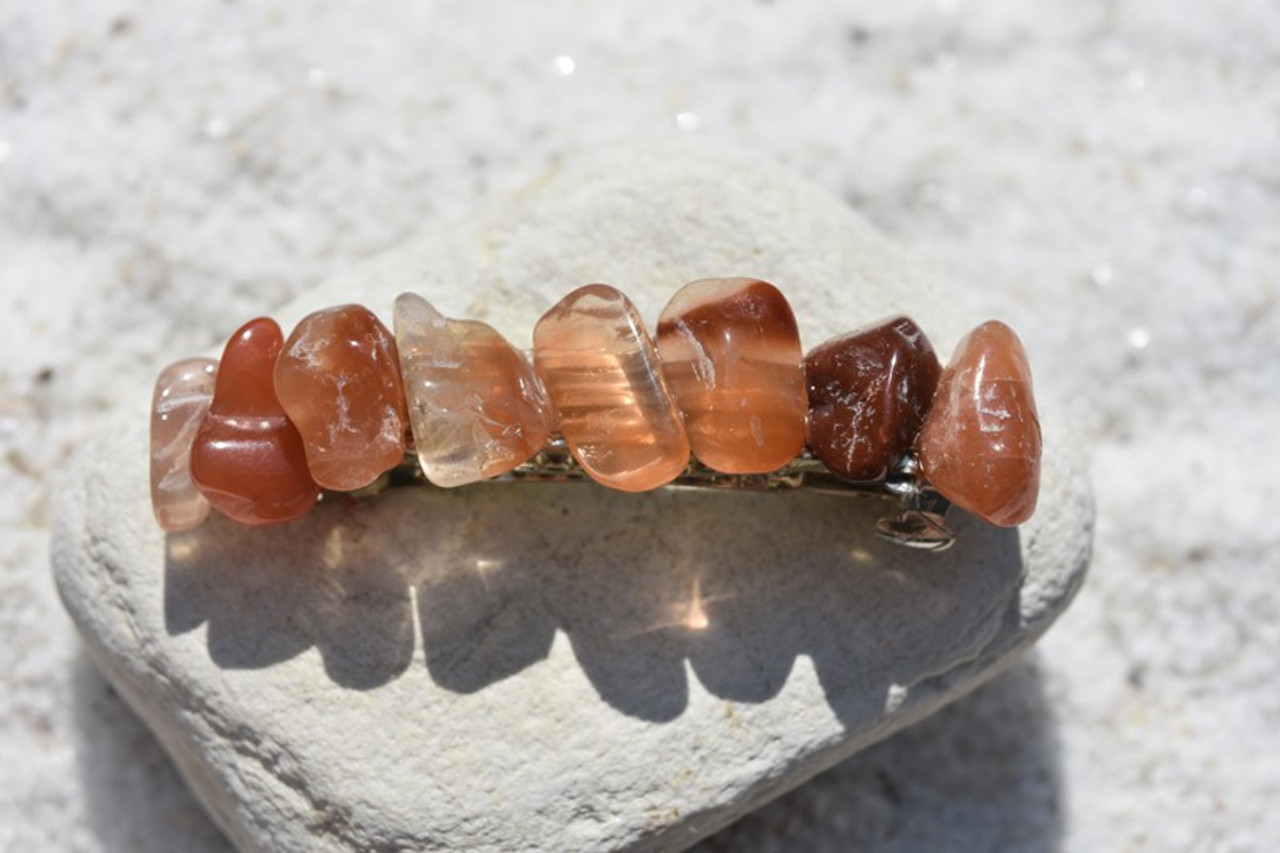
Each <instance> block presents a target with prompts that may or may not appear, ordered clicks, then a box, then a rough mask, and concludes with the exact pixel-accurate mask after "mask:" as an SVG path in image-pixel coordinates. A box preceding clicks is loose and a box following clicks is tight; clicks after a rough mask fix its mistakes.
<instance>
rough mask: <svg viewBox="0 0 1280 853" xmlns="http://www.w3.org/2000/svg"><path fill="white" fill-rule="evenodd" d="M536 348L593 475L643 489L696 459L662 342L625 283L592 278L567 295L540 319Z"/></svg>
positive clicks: (562, 418) (572, 442) (565, 425)
mask: <svg viewBox="0 0 1280 853" xmlns="http://www.w3.org/2000/svg"><path fill="white" fill-rule="evenodd" d="M533 350H534V364H535V365H536V367H537V369H538V374H539V375H540V376H541V377H542V381H543V384H544V385H545V386H546V389H547V394H548V396H549V397H550V398H551V403H552V405H553V406H554V407H555V411H556V418H557V421H558V423H559V427H560V432H561V434H562V435H563V436H564V439H565V441H566V442H567V443H568V445H569V448H570V450H572V451H573V455H574V458H576V459H577V460H578V463H579V464H581V465H582V467H583V470H585V471H586V472H587V474H588V475H590V476H591V478H592V479H594V480H596V481H597V482H599V483H602V484H604V485H606V486H609V487H611V488H614V489H621V490H622V491H626V492H642V491H646V490H648V489H656V488H657V487H659V486H662V485H665V484H667V483H669V482H671V481H672V480H674V479H675V478H676V477H677V476H679V474H680V472H681V471H683V470H684V469H685V467H686V466H687V465H688V464H689V439H688V437H687V436H686V435H685V431H684V424H683V422H682V421H681V419H680V412H679V411H678V410H677V409H676V406H675V403H674V402H673V401H672V399H671V395H670V394H669V393H668V391H667V387H666V384H665V382H664V381H663V378H662V371H661V368H660V366H659V362H658V352H657V349H656V348H655V347H654V345H653V341H652V340H651V339H650V338H649V333H648V332H647V331H645V328H644V323H643V322H642V321H641V319H640V315H639V314H638V313H637V312H636V309H635V306H634V305H632V304H631V300H629V299H627V297H625V296H623V295H622V293H620V292H619V291H618V290H616V289H614V288H612V287H609V286H608V285H605V284H589V285H587V286H586V287H580V288H578V289H577V290H575V291H574V292H573V293H570V294H569V295H568V296H566V297H565V298H564V299H562V300H560V302H558V303H557V304H556V305H555V307H553V308H552V309H551V310H550V311H548V312H547V313H546V314H544V315H543V316H542V319H540V320H539V321H538V325H537V327H536V328H535V329H534V332H533Z"/></svg>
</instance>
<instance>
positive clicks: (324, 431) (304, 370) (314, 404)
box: [275, 305, 409, 491]
mask: <svg viewBox="0 0 1280 853" xmlns="http://www.w3.org/2000/svg"><path fill="white" fill-rule="evenodd" d="M275 389H276V397H277V398H278V399H279V400H280V405H281V406H283V407H284V410H285V412H287V413H288V415H289V420H291V421H293V425H294V426H296V427H297V428H298V433H299V434H300V435H301V436H302V443H303V446H304V447H306V450H307V465H308V467H310V469H311V476H312V478H313V479H314V480H315V481H316V482H317V483H319V484H320V485H321V486H324V487H325V488H326V489H337V490H339V491H352V490H355V489H360V488H363V487H364V486H367V485H369V484H370V483H372V482H373V481H374V480H376V479H378V476H379V475H380V474H382V473H383V472H384V471H387V470H390V469H391V468H394V467H396V466H397V465H399V464H400V463H401V462H403V461H404V437H405V430H406V428H407V427H408V425H409V414H408V411H407V410H406V408H405V397H404V383H403V382H402V381H401V379H400V356H399V355H398V354H397V352H396V342H395V339H394V338H393V337H392V335H391V332H390V331H389V330H388V329H387V327H386V326H384V325H382V323H381V322H380V321H379V320H378V318H377V317H375V316H374V315H373V312H372V311H370V310H369V309H368V308H365V307H363V306H361V305H339V306H337V307H334V308H325V309H323V310H320V311H316V312H314V313H312V314H308V315H307V316H306V317H304V318H302V321H301V322H300V323H298V325H297V328H295V329H294V330H293V334H291V335H289V340H287V341H286V342H285V345H284V350H283V351H282V352H281V353H280V357H279V359H277V360H276V367H275Z"/></svg>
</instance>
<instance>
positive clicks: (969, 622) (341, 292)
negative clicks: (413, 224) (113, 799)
mask: <svg viewBox="0 0 1280 853" xmlns="http://www.w3.org/2000/svg"><path fill="white" fill-rule="evenodd" d="M780 223H781V224H784V225H785V227H782V226H781V225H780ZM715 275H751V276H759V277H761V278H765V279H767V280H770V281H772V282H774V283H776V284H777V285H778V286H779V287H780V288H781V289H782V290H783V292H784V293H786V294H787V296H788V298H789V299H790V300H791V302H792V305H793V306H794V307H795V310H796V314H797V317H798V319H799V321H800V327H801V331H802V335H804V341H805V343H806V344H812V343H814V342H817V341H821V340H824V339H826V338H828V337H830V336H832V335H834V334H836V333H839V332H841V331H847V330H848V329H851V328H854V327H857V326H859V325H862V324H863V323H865V322H867V321H868V320H872V319H875V318H877V317H880V316H883V315H886V314H890V313H893V312H902V311H905V312H908V313H910V314H911V315H912V316H913V317H914V318H915V319H916V320H917V321H919V322H920V324H921V326H922V327H923V328H924V329H926V331H927V332H928V334H929V335H930V337H931V338H932V339H933V340H934V341H935V342H936V343H937V344H938V345H939V346H940V347H941V348H943V349H946V348H948V347H949V346H950V345H951V344H952V343H953V342H954V341H955V340H956V338H957V332H959V331H962V330H963V329H964V328H966V327H968V326H972V325H973V323H974V322H975V321H976V320H978V319H982V318H976V317H972V316H967V315H966V311H965V297H964V294H963V293H945V292H944V291H942V290H940V289H939V288H938V287H937V286H936V284H935V283H933V282H932V281H931V280H929V279H928V278H927V277H925V276H923V275H922V274H921V273H920V272H919V271H918V270H916V269H915V268H914V267H913V266H912V265H911V264H910V263H909V262H908V260H907V259H906V258H905V257H903V256H902V254H901V253H900V252H899V251H897V250H896V249H895V248H894V247H893V246H891V245H889V244H888V243H887V242H886V241H885V240H884V239H883V238H881V237H879V236H877V235H876V234H875V233H874V232H873V231H871V229H870V228H869V227H868V226H867V225H866V224H865V223H864V222H863V221H862V220H861V219H860V218H859V217H857V216H856V215H855V214H853V213H852V212H850V211H849V210H848V209H847V208H845V207H844V206H842V205H841V204H840V203H839V202H837V201H836V200H835V199H832V198H831V197H829V196H827V195H826V194H824V193H822V192H821V191H819V190H817V189H815V188H813V187H811V186H809V185H808V184H806V183H804V182H802V181H800V180H798V179H796V178H794V177H793V176H791V175H789V174H788V173H786V172H783V171H781V170H779V169H777V168H776V167H774V166H772V165H769V164H767V163H762V162H760V161H758V160H756V159H755V158H752V157H750V156H747V155H740V154H736V153H731V152H725V151H723V150H722V149H710V148H703V147H699V146H696V145H691V144H688V143H685V144H682V145H678V146H677V145H672V144H663V145H657V144H649V145H645V146H641V147H637V148H631V149H622V150H614V151H609V152H604V153H601V154H598V155H595V156H594V157H591V158H587V159H584V160H582V161H580V162H579V163H577V164H576V165H573V166H569V167H566V168H564V169H562V170H561V171H558V172H556V173H553V174H551V175H549V176H548V177H547V178H546V179H544V180H543V181H541V182H540V183H538V184H537V185H535V186H534V187H532V188H531V189H529V190H527V191H525V192H523V193H520V194H517V195H515V196H513V197H509V198H504V199H499V200H496V201H495V202H494V203H493V204H491V205H489V206H488V207H486V208H485V209H484V210H482V211H480V212H479V213H478V214H477V215H475V216H474V217H472V218H470V219H468V220H466V221H464V222H462V223H459V224H457V225H456V226H453V227H451V228H443V229H440V230H438V231H435V232H433V233H432V234H431V235H430V236H428V237H426V238H424V239H423V240H421V241H420V242H417V243H415V244H414V245H412V246H409V247H407V248H406V249H404V250H402V251H399V252H397V253H395V254H393V255H389V256H386V257H385V258H383V259H381V260H378V261H376V262H373V263H370V264H366V265H364V266H362V267H361V268H359V269H357V270H354V271H352V272H351V273H349V274H346V275H343V276H340V277H337V278H335V279H334V280H332V281H330V282H328V283H327V284H325V285H323V286H322V287H320V288H318V289H317V290H316V291H315V292H313V293H312V294H310V296H308V297H307V298H306V299H305V301H303V302H300V303H299V304H295V305H292V306H290V308H289V309H288V310H287V311H286V312H285V316H282V317H281V320H282V321H283V322H285V323H286V324H287V323H289V322H290V321H292V320H296V319H297V318H298V317H301V316H302V315H304V314H306V313H308V312H309V311H311V310H314V309H316V308H319V307H323V306H325V305H328V304H338V303H344V302H351V301H357V302H362V303H364V304H367V305H368V306H369V307H371V308H372V309H373V310H374V311H375V312H377V313H379V314H380V315H381V316H383V317H384V319H385V318H388V317H389V314H390V309H391V304H392V300H393V299H394V297H395V295H396V294H397V293H398V292H399V291H400V290H403V289H413V290H416V291H418V292H420V293H422V294H423V295H424V296H426V297H427V298H428V299H430V300H431V301H432V302H433V303H435V304H437V305H439V306H440V307H441V309H442V310H444V311H446V312H447V313H449V314H451V315H464V316H465V315H471V316H477V317H480V318H482V319H485V320H486V321H487V322H490V323H492V324H493V325H494V326H495V327H497V328H498V329H499V330H500V331H502V332H503V333H504V334H506V335H507V337H508V338H509V339H511V340H513V341H514V342H516V343H517V345H520V342H522V341H527V340H528V336H529V331H530V330H531V328H532V325H533V323H534V321H535V320H536V319H537V318H538V316H540V315H541V313H542V312H543V311H544V310H546V308H547V307H548V306H550V305H552V304H553V303H554V302H555V301H556V300H557V299H559V298H560V297H561V296H563V295H564V293H566V292H568V291H569V290H571V289H572V288H574V287H576V286H578V285H580V284H583V283H585V282H588V281H609V282H612V283H614V284H616V285H618V286H619V287H621V288H622V289H623V290H624V291H625V292H627V293H628V295H630V296H631V297H632V298H633V299H634V300H635V302H636V303H637V305H638V307H639V309H640V311H641V312H642V314H644V315H645V317H646V318H647V319H649V321H650V322H652V318H654V317H655V316H656V312H657V309H658V308H659V307H660V306H661V305H662V304H663V303H664V302H665V301H666V299H667V298H668V297H669V296H670V294H671V293H672V292H674V290H675V289H676V288H677V287H679V286H680V285H681V284H683V283H684V282H686V281H690V280H694V279H697V278H703V277H707V276H715ZM146 395H147V391H146V389H139V394H138V398H139V400H140V401H145V399H146ZM1042 408H1043V409H1044V418H1043V423H1044V439H1045V458H1044V467H1043V491H1042V494H1041V500H1040V506H1039V509H1038V511H1037V513H1036V516H1035V517H1034V518H1033V519H1032V520H1031V521H1030V522H1029V523H1028V524H1026V525H1024V526H1022V527H1021V528H1018V529H997V528H994V527H991V526H989V525H986V524H982V523H980V522H978V521H976V520H975V519H973V518H971V517H967V516H964V515H963V514H959V515H958V517H957V518H956V519H955V527H956V529H957V532H958V534H959V537H960V540H959V544H958V545H957V546H956V547H955V548H954V549H953V550H951V551H949V552H946V553H945V554H941V555H928V554H915V553H911V552H907V551H903V550H899V549H895V548H893V547H892V546H888V545H884V544H882V543H879V542H877V541H876V540H874V539H872V538H871V537H870V530H871V525H872V522H873V520H874V518H875V517H876V515H877V510H878V509H880V507H878V506H876V504H875V502H874V501H850V500H845V499H841V498H836V497H831V496H821V495H801V494H792V495H769V494H728V493H712V494H692V493H687V492H680V491H672V492H658V493H652V494H645V495H626V494H617V493H612V492H608V491H606V490H603V489H601V488H599V487H596V486H593V485H591V484H575V485H528V486H520V487H509V488H505V487H486V486H483V485H478V486H474V487H470V488H466V489H460V490H456V491H452V492H439V491H431V490H425V489H424V490H400V491H398V492H396V493H388V494H385V495H383V496H381V497H380V498H378V499H377V500H375V501H373V502H370V503H365V504H358V505H355V504H343V503H337V502H334V503H328V504H325V505H322V506H320V507H318V508H317V509H316V510H315V511H313V512H311V513H310V514H309V515H307V516H306V517H304V518H302V519H300V520H298V521H296V522H293V523H290V524H287V525H283V526H279V527H274V528H260V529H252V528H247V527H242V526H238V525H234V524H232V523H230V522H227V521H226V520H225V519H221V518H213V519H211V520H210V522H209V523H207V524H206V525H205V526H203V527H201V528H199V529H197V530H194V531H191V532H189V533H184V534H176V535H171V536H168V537H166V536H165V535H164V534H163V533H162V532H161V531H160V530H159V529H158V528H157V526H156V524H155V522H154V519H153V518H152V514H151V510H150V507H149V505H148V478H147V465H146V460H147V446H148V445H147V430H146V419H145V404H142V403H140V405H139V407H138V410H137V411H136V412H129V413H128V414H127V415H126V416H123V417H122V418H121V421H120V424H119V428H118V429H112V430H108V431H106V432H105V433H104V434H103V435H102V436H101V438H100V439H99V440H98V441H97V442H95V443H94V444H93V445H92V446H90V447H87V448H86V449H85V451H84V454H83V456H82V457H81V458H80V461H79V463H78V465H77V466H75V468H74V470H77V471H78V472H80V473H79V478H78V479H77V481H76V482H74V483H70V484H68V486H67V487H66V488H64V489H63V491H62V493H61V495H60V500H59V503H58V506H57V508H56V509H57V515H58V518H57V528H56V531H55V535H54V540H53V562H54V567H55V572H56V576H57V581H58V585H59V589H60V591H61V593H62V596H63V599H64V601H65V603H66V605H67V607H68V609H69V610H70V612H71V614H72V616H73V617H74V619H75V621H76V623H77V624H78V626H79V627H80V629H81V631H82V632H83V633H84V635H85V637H86V639H87V641H88V644H89V647H90V649H91V651H92V653H93V655H94V657H95V659H96V660H97V662H98V664H99V666H100V667H101V668H102V669H103V671H104V672H105V673H106V674H107V676H108V678H109V679H110V680H111V681H112V683H113V684H114V685H115V686H116V687H117V688H118V689H119V690H120V692H121V693H122V694H123V695H124V696H125V697H126V698H127V699H128V701H129V702H130V704H131V705H132V706H133V707H134V708H135V709H136V710H137V711H138V713H139V714H140V716H142V718H143V719H144V720H145V721H146V722H147V723H148V724H149V725H150V726H151V727H152V729H153V730H154V731H155V732H156V734H157V736H158V737H159V739H160V740H161V741H162V743H163V744H164V745H165V747H166V748H167V749H168V750H169V752H170V753H171V754H172V755H173V757H174V760H175V762H176V764H177V765H178V767H179V768H180V770H181V772H182V773H183V775H184V776H185V777H186V779H187V780H188V782H189V783H190V784H191V786H192V787H193V789H194V790H195V792H196V794H197V796H198V797H199V798H200V800H201V801H202V802H203V803H204V805H205V806H206V807H207V808H208V810H209V811H210V813H211V814H212V815H213V816H214V819H215V820H216V821H217V822H218V824H219V825H220V826H221V827H222V828H223V829H224V830H225V831H226V832H227V834H228V835H229V836H230V837H231V839H232V840H233V841H234V842H235V843H236V844H237V845H238V846H240V847H242V848H244V849H250V850H259V849H261V850H265V849H333V850H341V849H373V850H391V849H437V848H443V847H449V848H460V849H476V850H479V849H492V850H500V849H523V848H528V847H531V846H532V847H537V848H543V849H557V850H585V849H621V848H632V849H678V848H681V847H684V846H686V845H688V844H690V843H692V842H693V841H695V840H696V839H698V838H700V837H702V836H704V835H706V834H707V833H709V832H711V831H712V830H714V829H716V828H717V827H720V826H722V825H724V824H725V823H727V822H729V821H731V820H733V819H734V818H735V817H737V816H739V815H741V814H743V813H744V812H746V811H748V810H750V809H751V808H753V807H754V806H756V805H759V804H760V803H762V802H764V801H766V800H767V799H769V798H771V797H773V796H775V795H777V794H778V793H781V792H782V791H784V790H786V789H787V788H789V787H791V786H794V785H796V784H798V783H799V782H801V781H803V780H804V779H806V778H808V777H809V776H811V775H813V774H814V773H816V772H818V771H820V770H822V769H824V768H826V767H829V766H831V765H832V764H834V763H836V762H837V761H839V760H841V759H842V758H845V757H846V756H848V755H850V754H851V753H853V752H855V751H856V750H858V749H860V748H862V747H864V746H866V745H868V744H870V743H872V742H874V741H876V740H879V739H881V738H883V737H885V736H886V735H888V734H889V733H891V732H893V731H895V730H897V729H899V728H901V727H903V726H906V725H909V724H910V723H912V722H914V721H916V720H918V719H920V718H921V717H923V716H925V715H926V714H928V713H930V712H931V711H933V710H935V709H936V708H938V707H940V706H941V705H943V704H944V703H946V702H947V701H949V700H951V699H953V698H955V697H957V696H959V695H961V694H963V693H964V692H965V691H967V690H969V689H970V688H972V687H974V686H975V685H977V684H978V683H980V682H981V681H982V680H983V679H985V678H986V677H988V676H990V675H991V674H993V673H994V672H995V671H997V670H998V669H999V668H1000V667H1001V666H1002V665H1003V664H1005V663H1006V662H1008V661H1009V660H1011V659H1012V658H1013V656H1014V655H1016V653H1017V652H1018V651H1019V650H1021V649H1023V648H1025V647H1026V646H1027V645H1029V644H1030V643H1031V642H1032V641H1034V640H1035V638H1036V637H1038V636H1039V635H1040V633H1042V632H1043V631H1044V630H1045V629H1046V628H1047V627H1048V626H1049V624H1050V623H1051V622H1052V621H1053V619H1054V618H1055V617H1056V616H1057V615H1058V614H1059V613H1060V612H1061V611H1062V609H1063V608H1064V607H1066V605H1067V604H1068V603H1069V601H1070V599H1071V597H1072V595H1073V594H1074V592H1075V591H1076V589H1077V588H1078V587H1079V584H1080V583H1081V581H1082V580H1083V577H1084V572H1085V568H1086V565H1087V562H1088V556H1089V548H1090V540H1091V526H1092V504H1091V499H1090V495H1089V489H1088V484H1087V479H1086V476H1085V474H1084V466H1083V464H1082V461H1081V459H1080V456H1079V453H1078V452H1077V450H1076V449H1075V444H1074V443H1073V441H1072V440H1071V438H1070V437H1069V436H1067V435H1066V434H1064V432H1063V430H1062V421H1061V419H1060V417H1057V416H1055V413H1054V411H1053V410H1052V408H1050V407H1042Z"/></svg>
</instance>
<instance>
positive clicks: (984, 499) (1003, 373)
mask: <svg viewBox="0 0 1280 853" xmlns="http://www.w3.org/2000/svg"><path fill="white" fill-rule="evenodd" d="M916 447H917V450H918V452H919V454H920V466H921V469H922V470H923V472H924V475H925V476H926V477H927V478H928V480H929V482H930V483H931V484H932V485H933V487H934V488H935V489H937V490H938V491H939V492H940V493H941V494H942V495H943V496H944V497H945V498H947V500H949V501H951V502H952V503H954V504H956V505H957V506H960V507H963V508H965V509H967V510H969V511H970V512H972V513H974V514H975V515H978V516H981V517H982V518H984V519H986V520H987V521H989V522H991V523H992V524H997V525H1000V526H1002V527H1012V526H1013V525H1015V524H1021V523H1022V522H1024V521H1026V520H1027V519H1028V518H1030V517H1031V515H1032V513H1034V512H1035V508H1036V497H1037V495H1038V494H1039V491H1040V420H1039V418H1038V417H1037V415H1036V403H1035V397H1034V395H1033V394H1032V390H1031V368H1030V367H1029V366H1028V364H1027V354H1026V352H1025V351H1024V350H1023V348H1022V342H1021V341H1020V340H1018V336H1017V335H1016V334H1014V332H1013V330H1012V329H1010V328H1009V327H1008V326H1006V325H1005V324H1003V323H1000V322H997V321H995V320H992V321H990V322H987V323H983V324H982V325H981V326H979V327H978V328H976V329H974V330H973V331H972V332H970V333H969V334H968V335H967V336H965V338H964V339H963V340H962V341H960V343H959V345H958V346H957V347H956V351H955V353H954V354H953V355H952V356H951V363H950V364H948V365H947V369H946V370H944V371H943V372H942V378H941V379H940V380H939V381H938V393H937V395H936V396H935V397H934V400H933V407H932V408H931V409H930V410H929V413H928V414H927V415H926V416H925V420H924V426H923V427H922V428H921V430H920V437H919V439H917V442H916Z"/></svg>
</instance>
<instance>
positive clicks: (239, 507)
mask: <svg viewBox="0 0 1280 853" xmlns="http://www.w3.org/2000/svg"><path fill="white" fill-rule="evenodd" d="M283 343H284V335H283V334H282V333H281V331H280V327H279V326H278V325H276V322H275V321H274V320H271V319H269V318H266V317H260V318H258V319H256V320H250V321H249V322H248V323H245V324H244V325H243V326H241V327H240V329H238V330H237V331H236V333H235V334H234V335H232V336H231V340H229V341H228V342H227V346H226V349H225V350H224V351H223V353H222V360H221V362H220V363H219V367H218V378H217V382H216V384H215V386H214V391H213V402H212V403H211V404H210V406H209V413H208V414H207V415H205V418H204V421H203V422H202V423H201V424H200V429H199V431H197V433H196V437H195V441H194V442H193V444H192V447H191V479H192V480H194V481H195V484H196V487H197V488H199V489H200V492H201V494H203V495H204V496H205V497H206V498H207V499H208V500H209V503H211V504H213V507H214V508H215V509H217V510H218V511H219V512H221V513H223V514H224V515H227V516H229V517H231V518H233V519H235V520H236V521H239V522H243V523H244V524H254V525H258V524H275V523H278V522H283V521H290V520H292V519H295V518H297V517H299V516H301V515H303V514H304V513H305V512H306V511H307V510H309V509H310V508H311V507H312V506H313V505H314V504H315V502H316V498H317V497H318V496H319V494H320V489H319V488H318V487H317V486H316V483H315V481H314V480H312V479H311V474H310V472H309V471H308V470H307V458H306V452H305V451H304V450H303V447H302V439H301V437H300V436H299V435H298V431H297V429H295V428H294V426H293V424H292V423H291V422H290V421H289V418H288V416H287V415H286V414H285V412H284V409H283V408H281V406H280V403H279V401H278V400H277V399H276V394H275V386H274V383H273V381H272V371H273V369H274V367H275V363H276V356H277V355H278V354H279V353H280V348H281V346H282V345H283Z"/></svg>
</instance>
